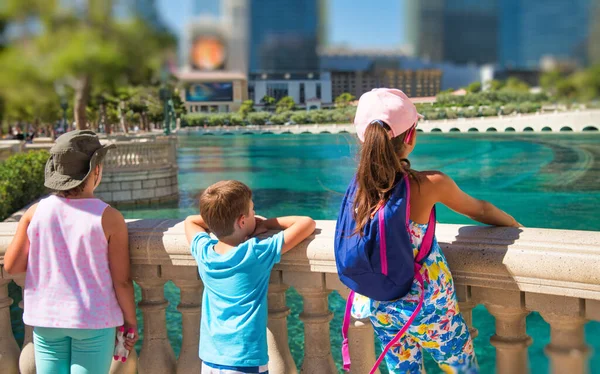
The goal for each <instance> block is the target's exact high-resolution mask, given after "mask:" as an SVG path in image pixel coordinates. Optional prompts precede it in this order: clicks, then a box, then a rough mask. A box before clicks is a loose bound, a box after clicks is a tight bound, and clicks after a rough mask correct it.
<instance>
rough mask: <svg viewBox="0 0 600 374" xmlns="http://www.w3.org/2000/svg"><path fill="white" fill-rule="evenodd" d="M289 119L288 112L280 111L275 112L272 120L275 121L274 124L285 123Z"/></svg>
mask: <svg viewBox="0 0 600 374" xmlns="http://www.w3.org/2000/svg"><path fill="white" fill-rule="evenodd" d="M288 113H289V112H288ZM288 119H289V114H286V113H280V114H275V115H273V116H271V122H273V124H274V125H283V124H284V123H286V122H287V121H288Z"/></svg>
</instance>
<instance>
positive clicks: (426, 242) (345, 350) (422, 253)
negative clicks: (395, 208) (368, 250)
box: [342, 175, 436, 374]
mask: <svg viewBox="0 0 600 374" xmlns="http://www.w3.org/2000/svg"><path fill="white" fill-rule="evenodd" d="M404 182H405V183H406V229H407V230H408V229H409V227H408V225H409V222H410V183H409V180H408V175H406V176H405V177H404ZM378 219H379V232H380V233H385V217H384V214H383V208H381V209H379V212H378ZM435 223H436V213H435V206H434V207H433V208H432V209H431V213H430V214H429V222H428V226H427V231H426V232H425V236H424V237H423V241H422V242H421V247H420V248H419V253H418V254H417V257H416V258H415V264H414V269H415V279H416V280H417V282H418V283H419V286H420V288H421V295H420V296H419V303H418V304H417V307H416V308H415V310H414V311H413V312H412V314H411V315H410V318H409V319H408V321H406V323H405V324H404V326H402V329H400V331H398V333H397V334H396V336H394V338H393V339H392V340H391V341H390V342H389V343H388V344H387V345H386V346H385V347H384V348H383V351H382V352H381V354H380V355H379V358H377V362H375V365H373V367H372V368H371V371H370V372H369V374H373V373H375V371H377V368H378V367H379V365H381V362H382V361H383V359H384V358H385V355H386V353H387V352H388V351H389V350H390V348H392V347H393V346H394V344H396V343H397V342H398V340H400V338H402V336H403V335H404V334H405V333H406V331H408V328H409V327H410V326H411V325H412V323H413V322H414V321H415V318H416V317H417V315H418V314H419V312H420V311H421V308H422V307H423V300H424V295H425V284H424V280H423V276H422V275H421V267H422V266H421V262H422V261H423V260H424V259H425V257H427V256H428V255H429V253H430V252H431V247H432V246H433V238H434V236H435ZM409 232H410V231H409ZM380 235H381V239H380V241H379V251H380V255H381V256H380V258H381V262H382V263H381V270H382V273H384V274H387V245H386V244H387V243H386V241H385V234H380ZM353 302H354V291H350V294H349V295H348V300H346V312H345V313H344V322H343V325H342V337H343V339H344V340H343V341H342V360H343V364H344V365H343V367H344V370H346V371H349V370H350V350H349V347H348V328H349V327H350V317H351V313H352V303H353Z"/></svg>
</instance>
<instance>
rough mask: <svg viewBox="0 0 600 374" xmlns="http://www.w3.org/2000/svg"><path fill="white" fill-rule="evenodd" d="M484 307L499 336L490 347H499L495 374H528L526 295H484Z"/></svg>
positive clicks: (494, 292)
mask: <svg viewBox="0 0 600 374" xmlns="http://www.w3.org/2000/svg"><path fill="white" fill-rule="evenodd" d="M484 292H485V294H486V296H485V298H486V301H485V307H486V308H487V310H488V312H490V314H491V315H492V316H494V318H495V319H496V334H495V335H493V336H492V337H491V338H490V343H491V344H492V345H493V346H494V347H496V371H497V372H498V373H499V374H525V373H529V358H528V355H527V347H529V346H530V345H531V343H532V339H531V337H530V336H528V335H527V329H526V317H527V315H529V311H528V310H527V309H526V308H525V294H524V293H522V292H519V291H508V290H492V289H487V290H485V291H484Z"/></svg>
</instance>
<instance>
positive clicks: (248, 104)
mask: <svg viewBox="0 0 600 374" xmlns="http://www.w3.org/2000/svg"><path fill="white" fill-rule="evenodd" d="M252 112H254V101H253V100H245V101H244V102H242V105H241V106H240V109H239V110H238V113H239V114H240V115H241V116H242V117H243V118H246V117H247V116H248V113H252Z"/></svg>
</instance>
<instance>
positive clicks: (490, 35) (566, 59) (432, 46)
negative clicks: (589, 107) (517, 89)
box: [404, 0, 600, 71]
mask: <svg viewBox="0 0 600 374" xmlns="http://www.w3.org/2000/svg"><path fill="white" fill-rule="evenodd" d="M593 2H596V3H597V2H598V0H572V1H565V0H527V1H524V0H419V1H406V6H405V8H404V14H405V32H406V35H407V40H408V49H409V50H410V51H412V52H413V53H414V55H415V56H417V57H420V58H423V59H425V60H429V61H432V62H452V63H455V64H471V63H472V64H477V65H484V64H493V65H496V66H497V67H498V68H499V69H505V70H509V71H510V70H513V71H518V70H539V69H540V65H541V63H542V61H544V60H548V59H554V60H556V61H557V62H558V63H571V64H572V65H574V66H582V65H586V64H588V63H589V62H590V60H591V55H593V52H592V51H593V50H594V48H595V46H596V45H600V40H598V36H597V33H598V32H597V31H596V35H595V34H594V30H595V28H594V27H595V24H596V23H595V22H593V19H594V18H593V15H594V11H593ZM596 17H598V16H596Z"/></svg>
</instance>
